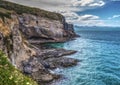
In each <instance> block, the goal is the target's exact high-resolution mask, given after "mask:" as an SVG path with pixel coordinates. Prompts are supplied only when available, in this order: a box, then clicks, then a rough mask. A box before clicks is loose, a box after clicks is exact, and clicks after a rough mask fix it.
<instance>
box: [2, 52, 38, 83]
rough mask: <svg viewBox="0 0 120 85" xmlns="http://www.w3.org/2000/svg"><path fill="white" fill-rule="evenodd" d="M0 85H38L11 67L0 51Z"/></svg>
mask: <svg viewBox="0 0 120 85" xmlns="http://www.w3.org/2000/svg"><path fill="white" fill-rule="evenodd" d="M0 85H38V84H37V83H36V82H35V81H33V80H32V79H31V78H29V77H26V76H25V75H23V74H22V73H21V72H20V71H18V70H17V69H16V68H15V67H13V66H12V65H11V64H10V63H9V61H8V59H7V57H6V56H5V55H4V54H3V53H2V52H1V51H0Z"/></svg>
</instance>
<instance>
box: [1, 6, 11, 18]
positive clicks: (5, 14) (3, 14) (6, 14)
mask: <svg viewBox="0 0 120 85" xmlns="http://www.w3.org/2000/svg"><path fill="white" fill-rule="evenodd" d="M11 13H12V11H9V10H6V9H4V8H1V7H0V18H2V20H4V18H5V17H6V18H11Z"/></svg>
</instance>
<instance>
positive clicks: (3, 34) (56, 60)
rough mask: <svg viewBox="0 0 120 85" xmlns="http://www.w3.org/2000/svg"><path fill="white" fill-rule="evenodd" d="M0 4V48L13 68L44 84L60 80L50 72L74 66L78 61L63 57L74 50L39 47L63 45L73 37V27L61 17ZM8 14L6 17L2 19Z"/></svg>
mask: <svg viewBox="0 0 120 85" xmlns="http://www.w3.org/2000/svg"><path fill="white" fill-rule="evenodd" d="M0 3H1V4H0V8H1V9H2V10H4V12H3V11H0V14H1V13H2V15H0V17H2V18H0V49H1V50H2V51H3V52H4V53H5V54H6V55H7V56H8V59H9V61H10V62H11V63H12V65H14V66H15V67H16V68H17V69H19V70H20V71H22V72H23V73H24V74H26V75H28V76H30V77H31V78H33V80H35V81H37V82H38V83H39V84H40V85H41V84H43V85H44V84H46V83H48V82H51V81H53V80H54V79H58V78H60V75H57V74H54V73H53V72H52V70H53V69H56V68H60V67H70V66H74V65H76V64H77V62H78V60H76V59H73V58H68V57H65V56H66V55H71V54H74V53H76V51H72V50H65V49H55V48H44V49H43V47H44V46H42V44H43V43H52V42H65V41H68V40H71V39H73V38H75V37H76V36H77V35H76V34H75V32H74V28H73V25H72V24H68V23H67V22H66V21H65V18H64V17H63V16H62V15H60V14H57V13H52V12H48V11H43V10H40V9H37V8H32V7H26V6H22V5H18V4H14V3H10V2H7V1H2V0H1V1H0ZM23 8H24V9H23ZM16 9H17V10H19V11H16ZM21 10H22V11H21ZM23 10H26V11H23ZM31 11H33V12H32V13H31ZM35 13H36V14H35ZM42 13H44V15H46V16H43V15H42ZM8 14H9V16H10V18H9V17H7V16H5V15H8ZM53 15H54V16H53ZM49 16H52V17H49ZM53 17H54V18H53Z"/></svg>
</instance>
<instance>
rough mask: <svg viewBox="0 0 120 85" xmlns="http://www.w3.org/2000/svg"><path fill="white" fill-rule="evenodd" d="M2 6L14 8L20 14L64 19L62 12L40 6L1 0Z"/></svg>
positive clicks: (8, 8) (0, 5) (0, 4)
mask: <svg viewBox="0 0 120 85" xmlns="http://www.w3.org/2000/svg"><path fill="white" fill-rule="evenodd" d="M0 7H1V8H5V9H7V10H13V11H15V12H16V13H18V14H22V13H29V14H33V15H38V16H41V17H46V18H49V19H53V20H60V21H62V15H61V14H58V13H54V12H49V11H45V10H41V9H38V8H33V7H28V6H23V5H19V4H15V3H12V2H8V1H4V0H0Z"/></svg>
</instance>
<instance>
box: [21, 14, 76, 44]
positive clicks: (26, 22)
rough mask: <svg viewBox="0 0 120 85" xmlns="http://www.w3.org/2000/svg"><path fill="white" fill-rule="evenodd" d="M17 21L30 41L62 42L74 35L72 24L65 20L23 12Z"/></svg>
mask: <svg viewBox="0 0 120 85" xmlns="http://www.w3.org/2000/svg"><path fill="white" fill-rule="evenodd" d="M63 19H64V17H63ZM19 21H20V30H21V31H22V32H23V34H25V36H26V37H27V39H29V40H30V41H31V43H44V42H63V41H66V40H68V39H71V38H73V37H75V33H74V30H73V25H71V24H67V23H66V22H65V21H62V22H61V21H59V20H51V19H48V18H43V17H40V16H35V15H31V14H25V13H24V14H22V15H20V16H19Z"/></svg>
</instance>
